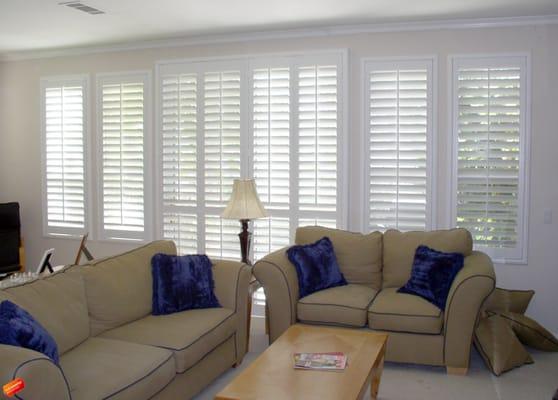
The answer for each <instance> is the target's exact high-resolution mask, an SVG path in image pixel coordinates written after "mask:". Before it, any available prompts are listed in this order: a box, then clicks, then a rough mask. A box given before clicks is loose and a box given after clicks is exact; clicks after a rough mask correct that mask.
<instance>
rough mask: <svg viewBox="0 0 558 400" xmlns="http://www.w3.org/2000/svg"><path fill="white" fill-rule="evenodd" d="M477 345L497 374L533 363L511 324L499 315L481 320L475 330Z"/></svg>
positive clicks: (488, 365)
mask: <svg viewBox="0 0 558 400" xmlns="http://www.w3.org/2000/svg"><path fill="white" fill-rule="evenodd" d="M475 347H476V348H477V350H478V351H479V353H480V355H481V356H482V358H483V359H484V362H485V363H486V366H487V367H488V369H490V370H491V371H492V373H493V374H494V375H496V376H499V375H501V374H502V373H504V372H506V371H509V370H511V369H513V368H516V367H520V366H522V365H523V364H532V363H533V359H532V358H531V356H530V355H529V353H528V352H527V350H525V347H523V345H522V344H521V342H520V341H519V339H517V337H516V336H515V333H514V332H513V330H512V328H511V327H510V325H509V324H508V323H507V321H506V320H505V319H504V318H502V317H501V316H499V315H492V316H490V317H488V318H484V319H482V320H481V321H480V322H479V325H478V327H477V329H476V330H475Z"/></svg>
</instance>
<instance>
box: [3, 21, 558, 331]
mask: <svg viewBox="0 0 558 400" xmlns="http://www.w3.org/2000/svg"><path fill="white" fill-rule="evenodd" d="M557 43H558V25H546V26H532V27H509V28H493V29H488V28H484V29H455V30H432V31H420V32H399V33H370V34H357V35H350V36H349V35H347V36H329V37H316V38H299V39H280V40H265V41H252V42H244V43H236V44H220V45H204V46H184V47H174V48H159V49H148V50H134V51H127V52H112V53H105V54H93V55H83V56H69V57H58V58H51V59H38V60H28V61H17V62H15V61H14V62H8V63H3V64H1V63H0V202H4V201H19V202H20V203H21V211H22V223H23V234H24V237H25V244H26V249H27V255H28V261H29V263H30V264H31V265H35V264H36V263H37V262H38V260H39V258H40V256H41V254H42V252H43V251H44V250H45V249H47V248H50V247H55V248H56V255H55V262H56V263H68V262H71V261H72V259H73V256H74V254H75V251H76V247H77V245H78V243H77V241H76V240H69V239H48V238H44V237H43V236H42V227H41V221H42V219H41V213H42V209H41V201H40V199H41V168H40V140H39V135H40V127H39V122H40V121H39V78H40V77H41V76H47V75H64V74H77V73H90V74H91V76H92V78H93V77H94V76H93V75H94V74H95V73H99V72H114V71H125V70H138V69H152V70H153V69H154V65H155V62H157V61H158V60H164V59H172V58H187V57H203V56H223V55H240V54H254V53H260V52H261V53H270V52H288V51H295V50H315V49H339V48H348V49H349V58H350V60H349V78H350V87H349V91H350V98H349V101H350V103H349V110H350V112H349V120H350V129H349V142H350V143H349V150H350V165H349V172H350V174H349V176H350V182H349V192H350V193H351V202H350V215H349V228H351V229H353V230H358V229H359V227H360V217H359V214H358V213H359V210H360V202H359V199H360V198H361V196H362V190H361V184H360V182H361V179H362V177H361V171H360V165H361V160H360V156H361V151H360V146H361V144H360V126H361V110H360V95H361V90H360V89H361V88H360V82H361V80H360V65H361V64H360V58H361V57H386V56H424V55H436V56H437V58H438V90H437V96H438V110H437V112H435V118H436V119H437V127H438V130H437V148H438V168H437V192H438V193H437V210H435V214H436V216H437V219H438V226H440V227H446V226H449V225H450V223H449V221H448V202H449V192H448V190H447V182H448V173H449V168H448V156H449V155H448V151H447V149H448V140H449V127H448V105H449V104H450V102H449V101H448V88H447V87H448V85H447V82H448V76H447V57H448V55H451V54H466V53H506V52H508V53H509V52H530V53H531V55H532V77H533V79H532V130H531V139H532V143H531V168H530V176H531V185H530V210H529V211H530V220H529V246H528V264H527V265H497V266H496V268H497V278H498V285H499V286H502V287H507V288H516V289H535V290H536V291H537V294H536V296H535V298H534V300H533V302H532V304H531V306H530V308H529V311H528V313H529V314H530V315H532V316H534V317H535V318H537V319H538V320H539V321H540V322H541V323H543V324H544V325H546V326H547V327H548V328H549V329H550V330H552V331H554V332H558V318H557V317H556V315H557V313H556V311H555V307H556V306H557V305H558V285H557V284H558V177H557V175H558V108H557V105H558V46H557V45H556V44H557ZM93 120H94V118H93ZM94 122H95V121H92V123H93V126H92V127H93V130H92V132H94V131H95V130H94V128H95V127H94ZM154 190H155V189H154ZM545 210H551V211H552V212H553V214H554V222H553V223H552V224H544V223H543V212H544V211H545ZM129 247H130V246H129V245H123V244H114V243H99V242H91V245H90V248H91V250H92V252H93V254H94V255H95V256H103V255H109V254H114V253H116V252H119V251H123V250H126V249H128V248H129Z"/></svg>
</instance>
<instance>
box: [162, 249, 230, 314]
mask: <svg viewBox="0 0 558 400" xmlns="http://www.w3.org/2000/svg"><path fill="white" fill-rule="evenodd" d="M151 273H152V275H153V310H152V314H153V315H165V314H172V313H175V312H179V311H184V310H191V309H194V308H213V307H221V305H220V304H219V300H217V297H216V296H215V293H214V292H213V289H214V288H215V283H214V282H213V272H212V270H211V261H210V260H209V258H208V257H207V256H205V255H188V256H172V255H167V254H161V253H159V254H155V255H154V256H153V258H152V259H151Z"/></svg>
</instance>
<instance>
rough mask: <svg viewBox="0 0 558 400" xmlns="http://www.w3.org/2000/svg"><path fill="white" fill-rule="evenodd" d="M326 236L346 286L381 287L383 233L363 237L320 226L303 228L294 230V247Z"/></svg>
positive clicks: (360, 234) (358, 234) (373, 233)
mask: <svg viewBox="0 0 558 400" xmlns="http://www.w3.org/2000/svg"><path fill="white" fill-rule="evenodd" d="M324 236H327V237H328V238H329V239H330V240H331V243H332V244H333V249H334V250H335V257H336V258H337V262H338V263H339V269H340V270H341V272H342V273H343V276H344V277H345V279H346V280H347V282H349V283H356V284H359V285H367V286H370V287H371V288H374V289H378V290H379V289H380V288H381V287H382V236H383V235H382V234H381V233H380V232H372V233H368V234H366V235H363V234H362V233H356V232H348V231H343V230H340V229H331V228H325V227H323V226H305V227H302V228H298V229H297V230H296V238H295V243H296V244H310V243H314V242H315V241H317V240H319V239H321V238H323V237H324Z"/></svg>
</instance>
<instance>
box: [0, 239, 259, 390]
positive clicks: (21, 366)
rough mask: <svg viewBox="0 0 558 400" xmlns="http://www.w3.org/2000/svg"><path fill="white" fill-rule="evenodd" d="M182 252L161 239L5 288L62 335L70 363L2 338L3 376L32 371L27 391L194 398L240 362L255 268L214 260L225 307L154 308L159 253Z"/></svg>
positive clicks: (63, 355)
mask: <svg viewBox="0 0 558 400" xmlns="http://www.w3.org/2000/svg"><path fill="white" fill-rule="evenodd" d="M159 252H161V253H166V254H176V248H175V245H174V243H173V242H170V241H157V242H153V243H150V244H148V245H146V246H143V247H140V248H138V249H135V250H132V251H130V252H127V253H124V254H121V255H118V256H115V257H109V258H106V259H103V260H99V261H93V262H91V263H90V265H87V266H84V267H82V266H73V267H67V268H65V269H64V270H62V271H61V272H59V273H56V274H53V275H51V276H48V277H46V278H43V279H39V280H36V281H34V282H31V283H27V284H23V285H20V286H17V287H12V288H8V289H5V290H1V291H0V301H2V300H5V299H8V300H11V301H13V302H14V303H16V304H19V305H20V306H22V307H23V308H25V309H26V310H27V311H29V312H30V313H31V314H32V315H33V316H34V317H35V318H36V319H37V320H38V321H39V322H40V323H41V324H42V325H43V326H44V327H45V328H46V329H47V330H48V331H49V332H50V334H51V335H52V336H53V337H54V339H55V341H56V343H57V345H58V350H59V353H60V367H58V366H56V365H55V364H54V363H53V362H51V361H50V359H48V358H47V357H46V356H44V355H43V354H41V353H37V352H35V351H32V350H27V349H23V348H18V347H13V346H6V345H0V382H2V383H6V382H8V381H9V380H11V379H13V377H21V378H23V379H24V380H25V383H26V387H25V389H24V392H23V394H24V395H23V397H22V398H24V399H27V400H33V399H49V400H56V399H73V400H82V399H134V400H139V399H152V398H153V399H187V398H190V397H192V396H194V395H195V394H196V393H198V392H199V391H200V390H201V389H202V388H204V387H205V386H206V385H207V384H208V383H210V382H211V381H213V380H214V379H215V378H216V377H217V376H219V375H220V374H222V373H223V372H224V371H226V370H227V369H229V368H231V367H232V366H234V365H236V364H239V363H240V362H241V361H242V358H243V356H244V353H245V348H246V335H247V332H246V325H247V321H246V315H247V303H246V301H247V293H248V283H249V280H250V276H251V271H250V267H248V266H247V265H245V264H241V263H238V262H233V261H216V260H215V261H214V266H213V276H214V280H215V293H216V295H217V297H218V299H219V301H220V303H221V305H222V306H223V308H211V309H203V310H189V311H184V312H180V313H175V314H170V315H164V316H152V315H151V301H152V278H151V266H150V263H151V257H152V256H153V255H154V254H156V253H159Z"/></svg>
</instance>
